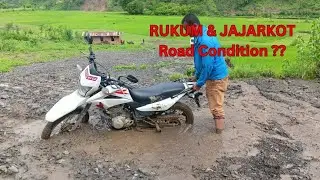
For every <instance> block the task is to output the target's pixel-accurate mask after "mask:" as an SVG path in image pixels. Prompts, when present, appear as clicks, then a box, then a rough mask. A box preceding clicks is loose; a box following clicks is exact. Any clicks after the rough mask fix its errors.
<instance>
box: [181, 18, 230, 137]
mask: <svg viewBox="0 0 320 180" xmlns="http://www.w3.org/2000/svg"><path fill="white" fill-rule="evenodd" d="M182 24H183V25H184V27H185V28H186V27H187V26H202V25H201V24H200V21H199V19H198V18H197V16H195V15H194V14H187V15H186V16H185V17H184V18H183V19H182ZM207 31H208V29H207V27H204V26H202V32H203V33H202V36H196V37H194V66H195V76H194V78H193V80H194V81H196V82H197V83H196V85H195V86H194V87H193V88H194V90H200V88H201V87H202V86H203V85H206V96H207V98H208V103H209V108H210V111H211V113H212V115H213V118H214V121H215V128H216V133H218V134H221V133H222V131H223V129H224V119H225V114H224V108H223V104H224V95H225V92H226V91H227V86H228V81H229V79H228V78H229V73H228V66H227V64H226V61H225V59H224V57H223V56H222V55H221V56H210V55H207V56H201V54H200V53H199V47H201V46H203V45H205V46H206V47H207V48H202V53H206V52H207V49H209V48H216V49H217V48H220V43H219V41H218V39H217V37H214V36H212V37H211V36H208V35H207Z"/></svg>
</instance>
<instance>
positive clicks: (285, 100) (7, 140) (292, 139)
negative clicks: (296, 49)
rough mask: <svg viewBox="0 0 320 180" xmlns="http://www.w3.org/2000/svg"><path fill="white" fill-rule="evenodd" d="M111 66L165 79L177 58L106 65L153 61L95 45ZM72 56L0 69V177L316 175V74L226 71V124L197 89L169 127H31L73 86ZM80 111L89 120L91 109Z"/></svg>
mask: <svg viewBox="0 0 320 180" xmlns="http://www.w3.org/2000/svg"><path fill="white" fill-rule="evenodd" d="M97 58H98V61H99V62H100V63H101V64H103V65H104V66H105V67H107V68H108V69H109V70H110V72H111V73H112V75H113V76H115V77H116V76H117V75H120V74H132V75H135V76H136V77H138V79H140V82H139V86H146V85H151V84H155V83H157V82H160V81H167V80H168V79H167V77H168V74H169V73H171V71H178V72H179V71H180V72H183V71H184V70H185V68H184V66H185V65H184V63H183V62H186V63H192V60H190V62H189V60H182V61H181V62H182V63H180V64H179V65H177V66H175V67H172V66H170V67H169V66H163V67H161V68H159V67H157V68H147V69H139V70H134V69H131V70H126V71H121V72H119V71H115V70H114V69H113V68H112V67H113V66H115V65H118V64H124V63H135V64H153V63H158V62H159V61H160V59H159V58H158V57H154V56H152V54H148V53H144V52H141V53H127V52H118V53H100V54H98V55H97ZM76 64H80V65H82V66H84V65H86V64H87V62H86V60H85V59H79V58H74V59H71V60H68V61H59V62H50V63H42V64H35V65H32V66H27V67H20V68H17V69H15V70H14V71H12V72H10V73H5V74H0V77H1V78H0V90H1V91H0V107H1V109H0V118H1V121H0V143H1V146H0V177H1V178H2V179H33V180H36V179H61V180H62V179H158V178H159V179H319V178H320V173H319V172H320V171H319V167H320V166H319V165H320V153H319V152H320V151H319V148H320V145H319V144H320V132H319V125H320V124H319V123H320V111H319V98H320V84H319V83H318V82H310V81H300V80H274V79H257V80H246V81H235V80H231V84H230V86H229V88H228V94H227V96H226V103H225V105H226V116H227V119H226V130H225V132H224V133H223V134H222V135H217V134H214V133H212V130H213V127H214V123H213V121H212V117H211V115H210V114H209V111H208V109H207V102H206V99H205V97H203V98H201V103H202V107H201V108H197V107H196V104H195V103H194V102H190V101H188V100H187V99H185V100H184V101H185V102H187V103H188V104H189V105H190V106H191V107H192V108H193V109H194V114H195V125H194V127H193V129H192V130H191V131H190V132H188V133H186V134H183V135H181V134H178V130H177V129H170V128H168V129H163V132H162V133H160V134H158V133H155V132H154V131H153V130H144V131H143V132H138V131H135V130H129V131H113V132H104V131H102V132H98V131H96V130H94V129H92V128H91V126H90V125H85V126H83V127H81V129H79V130H77V131H75V132H72V133H68V134H62V135H60V136H56V137H53V138H52V139H50V140H48V141H43V140H40V138H39V135H40V133H41V131H42V128H43V127H44V125H45V122H44V121H43V119H44V115H45V113H46V111H48V110H49V108H50V107H51V106H52V105H53V104H54V103H55V102H56V101H58V100H59V99H60V98H61V97H63V96H65V95H66V94H68V93H70V92H72V90H74V89H75V88H76V87H77V79H78V75H79V72H78V71H77V69H76ZM90 114H91V115H93V116H91V118H90V121H93V120H95V116H94V113H93V112H91V111H90Z"/></svg>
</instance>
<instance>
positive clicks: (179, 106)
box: [170, 102, 194, 124]
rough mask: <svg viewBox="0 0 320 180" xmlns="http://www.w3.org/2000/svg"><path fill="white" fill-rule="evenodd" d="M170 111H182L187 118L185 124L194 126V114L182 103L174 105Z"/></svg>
mask: <svg viewBox="0 0 320 180" xmlns="http://www.w3.org/2000/svg"><path fill="white" fill-rule="evenodd" d="M170 110H178V111H182V112H183V115H184V116H185V117H186V120H185V123H186V124H193V122H194V116H193V112H192V110H191V108H190V107H189V106H188V105H186V104H184V103H182V102H177V103H176V104H174V105H173V106H172V107H171V108H170Z"/></svg>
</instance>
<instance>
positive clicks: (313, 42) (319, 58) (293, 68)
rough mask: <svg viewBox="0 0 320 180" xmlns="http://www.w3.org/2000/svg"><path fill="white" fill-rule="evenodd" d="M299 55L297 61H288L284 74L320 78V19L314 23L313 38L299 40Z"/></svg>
mask: <svg viewBox="0 0 320 180" xmlns="http://www.w3.org/2000/svg"><path fill="white" fill-rule="evenodd" d="M296 44H297V48H298V55H297V59H296V60H295V61H286V62H285V64H284V66H283V72H284V75H285V76H286V77H292V78H303V79H313V78H317V77H318V78H319V77H320V18H319V19H317V20H315V21H313V23H312V27H311V36H310V38H309V40H308V41H304V40H303V39H302V38H301V36H299V37H298V39H297V42H296Z"/></svg>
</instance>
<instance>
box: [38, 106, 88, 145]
mask: <svg viewBox="0 0 320 180" xmlns="http://www.w3.org/2000/svg"><path fill="white" fill-rule="evenodd" d="M81 111H82V109H81V108H78V109H76V110H74V111H72V112H70V113H69V114H66V115H65V116H63V117H61V118H60V119H58V120H56V121H54V122H48V123H47V125H46V126H45V127H44V129H43V131H42V134H41V139H49V138H50V137H51V136H52V132H53V130H54V129H55V128H56V127H57V126H58V125H59V124H60V123H62V122H64V121H67V120H68V119H69V118H72V117H75V116H77V115H79V114H80V113H81ZM88 120H89V113H88V112H86V114H85V116H84V117H83V118H82V119H81V123H87V122H88ZM61 128H62V127H61ZM61 130H62V129H61Z"/></svg>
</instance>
